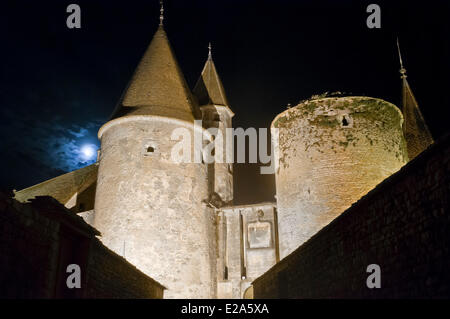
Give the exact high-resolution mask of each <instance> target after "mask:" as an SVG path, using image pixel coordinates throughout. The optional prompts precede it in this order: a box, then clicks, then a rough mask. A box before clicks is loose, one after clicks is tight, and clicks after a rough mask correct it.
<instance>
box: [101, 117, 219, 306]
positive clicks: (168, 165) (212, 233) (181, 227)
mask: <svg viewBox="0 0 450 319" xmlns="http://www.w3.org/2000/svg"><path fill="white" fill-rule="evenodd" d="M180 123H181V124H180ZM183 123H184V122H180V121H177V120H170V119H165V118H158V117H150V116H142V117H131V118H122V119H117V120H114V121H113V122H109V123H108V124H106V127H103V128H102V129H101V130H100V132H99V136H100V137H101V145H102V146H101V156H100V163H99V174H98V181H97V191H96V202H95V217H94V225H95V227H96V228H97V229H99V231H100V232H101V233H102V237H101V240H102V242H103V243H104V244H105V245H106V246H107V247H109V248H110V249H112V250H113V251H115V252H116V253H118V254H120V255H122V256H124V257H125V258H126V259H127V260H128V261H129V262H131V263H132V264H133V265H136V267H137V268H138V269H140V270H141V271H143V272H144V273H146V274H147V275H149V276H152V278H155V279H156V280H157V281H159V282H161V283H162V284H163V285H164V286H165V287H166V288H167V290H166V292H165V296H166V297H167V298H212V297H215V294H216V267H215V266H216V240H215V238H216V230H215V226H214V223H215V215H214V212H213V211H212V209H211V208H208V207H207V206H206V205H205V204H204V203H203V201H204V200H206V199H207V198H208V193H209V189H208V169H207V165H205V164H201V163H200V164H196V163H174V162H173V161H172V159H171V151H172V148H173V147H174V145H175V144H176V143H177V141H172V140H171V134H172V131H173V130H174V129H176V128H180V127H182V125H185V126H186V127H189V129H190V132H191V138H192V142H193V137H194V135H193V126H192V125H189V124H183ZM149 148H150V149H149ZM149 150H150V152H148V151H149Z"/></svg>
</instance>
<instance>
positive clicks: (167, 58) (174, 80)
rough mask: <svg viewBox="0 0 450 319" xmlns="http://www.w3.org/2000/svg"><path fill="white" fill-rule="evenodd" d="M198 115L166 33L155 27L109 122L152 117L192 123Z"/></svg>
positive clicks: (160, 27) (161, 28)
mask: <svg viewBox="0 0 450 319" xmlns="http://www.w3.org/2000/svg"><path fill="white" fill-rule="evenodd" d="M194 114H196V115H197V114H198V110H197V105H196V104H195V102H194V100H193V98H192V93H191V91H190V89H189V87H188V85H187V83H186V80H185V78H184V76H183V73H182V72H181V70H180V67H179V65H178V62H177V60H176V58H175V54H174V52H173V50H172V48H171V45H170V43H169V40H168V39H167V35H166V32H165V31H164V29H163V27H162V25H160V26H159V28H158V30H157V31H156V33H155V35H154V36H153V39H152V41H151V43H150V45H149V47H148V48H147V50H146V51H145V53H144V56H143V57H142V59H141V61H140V62H139V65H138V67H137V68H136V71H135V72H134V75H133V77H132V79H131V81H130V82H129V84H128V87H127V89H126V91H125V93H124V94H123V96H122V98H121V100H120V101H119V103H118V105H117V107H116V110H115V112H114V114H113V118H117V117H121V116H130V115H156V116H164V117H169V118H177V119H180V120H185V121H189V122H193V121H194V118H195V117H196V116H195V115H194Z"/></svg>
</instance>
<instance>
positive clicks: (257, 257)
mask: <svg viewBox="0 0 450 319" xmlns="http://www.w3.org/2000/svg"><path fill="white" fill-rule="evenodd" d="M276 224H277V222H276V210H275V205H274V204H273V203H259V204H254V205H242V206H231V207H225V208H222V209H221V211H220V212H219V214H218V227H219V233H218V234H219V245H218V246H219V258H218V265H217V270H218V275H219V276H218V298H234V299H242V298H243V297H244V293H245V292H246V290H247V289H248V288H249V287H250V285H251V282H252V281H253V280H254V279H256V278H258V277H259V276H260V275H262V274H263V273H264V272H266V271H267V270H268V269H270V267H272V266H273V265H275V263H276V262H277V260H278V239H277V231H276Z"/></svg>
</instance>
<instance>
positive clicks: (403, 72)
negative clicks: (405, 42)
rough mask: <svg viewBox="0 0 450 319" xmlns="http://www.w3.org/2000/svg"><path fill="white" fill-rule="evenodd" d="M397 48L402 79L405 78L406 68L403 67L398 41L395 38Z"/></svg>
mask: <svg viewBox="0 0 450 319" xmlns="http://www.w3.org/2000/svg"><path fill="white" fill-rule="evenodd" d="M397 49H398V58H399V60H400V74H401V77H400V78H402V79H406V69H405V68H404V67H403V60H402V54H401V52H400V44H399V42H398V38H397Z"/></svg>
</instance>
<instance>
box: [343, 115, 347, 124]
mask: <svg viewBox="0 0 450 319" xmlns="http://www.w3.org/2000/svg"><path fill="white" fill-rule="evenodd" d="M342 126H348V120H347V117H346V116H345V115H344V117H343V118H342Z"/></svg>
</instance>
